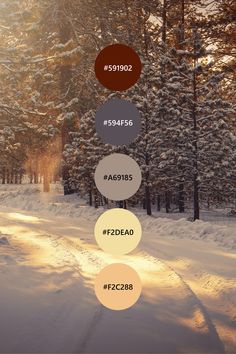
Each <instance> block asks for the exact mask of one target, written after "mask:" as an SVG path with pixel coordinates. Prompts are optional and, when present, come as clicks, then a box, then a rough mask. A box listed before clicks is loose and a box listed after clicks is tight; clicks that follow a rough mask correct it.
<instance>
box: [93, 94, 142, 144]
mask: <svg viewBox="0 0 236 354" xmlns="http://www.w3.org/2000/svg"><path fill="white" fill-rule="evenodd" d="M95 126H96V131H97V133H98V135H99V136H100V137H101V138H102V140H103V142H104V143H107V144H112V145H122V144H124V145H125V144H129V143H131V142H132V141H133V140H134V139H136V138H137V136H138V134H139V132H140V126H141V119H140V113H139V111H138V109H137V108H136V107H135V105H134V104H132V103H130V102H128V101H125V100H121V99H117V98H115V99H112V100H109V101H107V102H106V103H105V104H104V105H103V106H102V107H101V108H100V109H99V110H98V111H97V113H96V116H95Z"/></svg>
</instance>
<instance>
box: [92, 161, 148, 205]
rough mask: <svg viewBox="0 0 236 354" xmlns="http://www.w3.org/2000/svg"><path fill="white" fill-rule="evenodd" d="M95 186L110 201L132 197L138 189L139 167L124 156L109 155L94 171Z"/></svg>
mask: <svg viewBox="0 0 236 354" xmlns="http://www.w3.org/2000/svg"><path fill="white" fill-rule="evenodd" d="M94 179H95V184H96V186H97V188H98V190H99V192H100V193H101V194H103V195H104V196H105V197H107V198H108V199H110V200H125V199H128V198H130V197H132V196H133V195H134V194H135V193H136V192H137V190H138V189H139V187H140V184H141V180H142V174H141V170H140V167H139V165H138V164H137V162H136V161H134V160H133V159H132V158H131V157H129V156H127V155H124V154H111V155H109V156H106V157H105V158H104V159H102V160H101V161H100V162H99V164H98V166H97V168H96V171H95V176H94Z"/></svg>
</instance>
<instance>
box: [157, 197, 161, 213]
mask: <svg viewBox="0 0 236 354" xmlns="http://www.w3.org/2000/svg"><path fill="white" fill-rule="evenodd" d="M157 211H161V196H160V194H157Z"/></svg>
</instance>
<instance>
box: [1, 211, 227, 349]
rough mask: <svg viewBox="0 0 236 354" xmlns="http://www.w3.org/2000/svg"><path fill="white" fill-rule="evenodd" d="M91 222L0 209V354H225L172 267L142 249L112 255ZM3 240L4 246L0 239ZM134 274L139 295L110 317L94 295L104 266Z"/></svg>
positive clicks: (200, 307) (197, 302)
mask: <svg viewBox="0 0 236 354" xmlns="http://www.w3.org/2000/svg"><path fill="white" fill-rule="evenodd" d="M93 226H94V222H93V221H92V222H90V223H88V221H86V220H83V219H82V218H81V219H79V220H77V219H76V218H69V217H67V218H62V217H55V216H53V215H50V214H49V215H47V216H46V217H45V215H43V216H40V213H37V214H35V213H31V212H27V211H21V210H16V209H11V208H3V207H1V212H0V232H1V233H2V235H1V234H0V238H1V237H6V238H7V240H8V242H9V244H7V242H5V241H6V240H5V239H4V238H2V243H1V245H0V284H1V294H0V314H1V319H0V352H1V353H36V352H37V353H53V352H61V353H63V352H67V353H72V352H74V353H79V352H80V353H190V352H191V353H194V352H195V353H223V352H224V349H223V345H222V343H221V341H220V339H219V337H218V335H217V332H216V330H215V327H214V325H213V323H212V321H211V319H210V316H209V314H208V313H207V310H206V309H205V308H204V306H203V305H202V303H201V301H200V300H199V298H198V297H197V296H196V295H195V293H194V292H193V291H192V290H191V288H190V287H189V286H188V285H187V283H186V282H185V281H183V279H182V277H181V276H179V275H178V274H177V273H176V272H175V271H174V267H171V265H168V264H167V263H168V262H165V260H160V258H156V257H155V255H154V256H151V255H150V252H149V251H148V250H147V251H146V252H144V251H142V252H141V251H137V252H135V253H133V254H132V255H129V256H125V257H112V256H109V255H107V254H105V253H103V252H102V251H100V250H99V249H97V247H96V245H95V242H94V239H93ZM4 240H5V241H4ZM112 262H124V263H126V264H129V265H131V266H133V267H134V268H135V269H136V270H137V272H138V273H139V275H140V277H141V279H142V283H143V292H142V297H141V298H140V300H139V301H138V303H137V304H136V305H135V306H133V307H132V308H131V309H129V310H126V311H121V312H114V311H110V310H107V309H105V308H104V307H102V306H101V305H100V304H99V303H98V301H97V299H96V298H95V295H94V291H93V280H94V277H95V276H96V274H97V273H98V272H99V270H100V269H102V267H103V266H105V265H106V264H110V263H112Z"/></svg>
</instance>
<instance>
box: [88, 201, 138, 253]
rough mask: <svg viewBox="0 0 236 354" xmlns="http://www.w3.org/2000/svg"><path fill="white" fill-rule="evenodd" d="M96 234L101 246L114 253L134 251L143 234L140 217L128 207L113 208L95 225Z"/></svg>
mask: <svg viewBox="0 0 236 354" xmlns="http://www.w3.org/2000/svg"><path fill="white" fill-rule="evenodd" d="M94 234H95V238H96V241H97V243H98V245H99V246H100V248H101V249H102V250H103V251H105V252H108V253H111V254H114V255H123V254H127V253H129V252H131V251H133V250H134V249H135V248H136V247H137V245H138V244H139V241H140V239H141V235H142V227H141V224H140V222H139V220H138V218H137V217H136V216H135V215H134V214H133V213H131V212H130V211H128V210H126V209H118V208H115V209H111V210H108V211H106V212H105V213H103V214H102V215H101V216H100V217H99V219H98V220H97V223H96V225H95V229H94Z"/></svg>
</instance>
